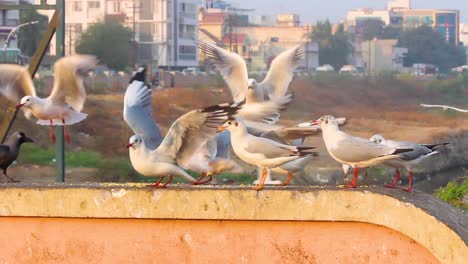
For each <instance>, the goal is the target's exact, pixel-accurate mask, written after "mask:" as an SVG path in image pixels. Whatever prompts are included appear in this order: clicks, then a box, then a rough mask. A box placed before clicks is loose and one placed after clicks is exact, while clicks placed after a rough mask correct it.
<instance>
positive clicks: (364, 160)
mask: <svg viewBox="0 0 468 264" xmlns="http://www.w3.org/2000/svg"><path fill="white" fill-rule="evenodd" d="M313 124H320V128H321V129H322V136H323V140H324V142H325V146H326V148H327V151H328V153H329V154H330V156H331V157H332V158H333V159H335V160H336V161H338V162H339V163H341V164H343V163H345V164H349V165H350V166H352V167H353V172H354V175H353V180H352V181H351V183H350V184H348V185H347V187H348V188H356V183H357V177H358V174H359V169H360V168H367V167H371V166H375V165H377V164H380V163H382V162H384V161H386V160H391V159H398V158H400V157H401V155H403V154H404V153H406V152H410V151H412V150H413V149H411V148H410V149H408V148H404V149H402V148H394V147H388V146H385V145H381V144H378V143H375V142H371V141H369V140H367V139H364V138H359V137H353V136H350V135H348V134H346V133H344V132H342V131H340V129H339V126H338V122H337V121H336V119H335V118H334V117H333V116H330V115H326V116H322V117H321V118H320V119H318V120H316V121H315V122H313Z"/></svg>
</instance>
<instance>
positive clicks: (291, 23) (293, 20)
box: [276, 13, 301, 27]
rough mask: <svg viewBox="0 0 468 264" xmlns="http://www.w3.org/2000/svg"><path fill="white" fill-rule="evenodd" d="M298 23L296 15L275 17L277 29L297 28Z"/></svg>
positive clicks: (289, 14)
mask: <svg viewBox="0 0 468 264" xmlns="http://www.w3.org/2000/svg"><path fill="white" fill-rule="evenodd" d="M300 23H301V22H300V21H299V15H298V14H294V13H287V14H279V15H277V16H276V25H277V26H279V27H298V26H299V25H300Z"/></svg>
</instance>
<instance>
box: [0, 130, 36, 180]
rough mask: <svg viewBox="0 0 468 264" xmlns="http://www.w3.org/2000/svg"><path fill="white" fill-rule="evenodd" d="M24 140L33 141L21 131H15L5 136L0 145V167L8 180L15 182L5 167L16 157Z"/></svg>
mask: <svg viewBox="0 0 468 264" xmlns="http://www.w3.org/2000/svg"><path fill="white" fill-rule="evenodd" d="M26 142H31V143H33V142H34V141H33V140H32V139H30V138H28V137H27V136H26V135H25V134H24V133H23V132H15V133H13V134H11V135H10V136H9V137H8V138H7V140H6V141H5V144H1V145H0V168H1V169H2V170H3V175H5V177H7V178H8V181H9V182H17V181H16V180H14V179H13V178H11V177H10V176H8V174H7V169H8V167H9V166H10V165H11V164H12V163H13V161H15V160H16V158H18V155H19V152H20V148H21V145H22V144H23V143H26Z"/></svg>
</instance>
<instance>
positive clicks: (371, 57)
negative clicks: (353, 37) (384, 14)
mask: <svg viewBox="0 0 468 264" xmlns="http://www.w3.org/2000/svg"><path fill="white" fill-rule="evenodd" d="M397 43H398V40H396V39H375V40H370V41H364V42H362V43H361V48H360V52H361V54H360V57H361V58H362V59H363V67H364V69H366V70H367V73H368V74H370V75H376V74H381V73H384V72H400V71H401V70H402V69H403V60H404V57H405V56H406V55H407V54H408V49H407V48H401V47H397V46H396V45H397Z"/></svg>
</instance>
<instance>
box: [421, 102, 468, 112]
mask: <svg viewBox="0 0 468 264" xmlns="http://www.w3.org/2000/svg"><path fill="white" fill-rule="evenodd" d="M420 106H422V107H429V108H442V109H444V110H447V109H452V110H455V111H457V112H462V113H468V110H466V109H461V108H457V107H453V106H450V105H429V104H420Z"/></svg>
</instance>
